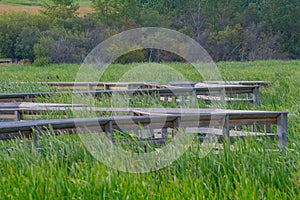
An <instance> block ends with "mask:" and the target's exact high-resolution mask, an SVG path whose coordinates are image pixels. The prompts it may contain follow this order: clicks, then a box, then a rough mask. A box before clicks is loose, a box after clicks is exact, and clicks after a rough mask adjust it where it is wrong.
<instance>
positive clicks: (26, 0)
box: [0, 0, 92, 6]
mask: <svg viewBox="0 0 300 200" xmlns="http://www.w3.org/2000/svg"><path fill="white" fill-rule="evenodd" d="M47 1H48V0H40V1H36V0H0V5H22V6H24V5H26V6H41V5H43V3H45V2H47ZM77 2H78V3H79V5H80V6H91V5H92V3H91V1H90V0H77Z"/></svg>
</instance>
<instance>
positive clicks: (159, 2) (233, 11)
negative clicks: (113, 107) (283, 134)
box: [0, 0, 300, 63]
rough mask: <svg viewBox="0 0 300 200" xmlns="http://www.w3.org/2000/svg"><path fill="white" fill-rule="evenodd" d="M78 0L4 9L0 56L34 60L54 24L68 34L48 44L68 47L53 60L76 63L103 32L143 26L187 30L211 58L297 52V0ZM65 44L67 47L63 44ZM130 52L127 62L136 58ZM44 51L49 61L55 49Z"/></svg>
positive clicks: (264, 56) (278, 55) (299, 44)
mask: <svg viewBox="0 0 300 200" xmlns="http://www.w3.org/2000/svg"><path fill="white" fill-rule="evenodd" d="M20 1H21V0H19V2H20ZM81 2H82V1H75V0H47V1H45V4H43V7H44V9H43V11H42V13H40V14H39V15H34V16H29V15H28V14H24V13H14V14H11V13H10V14H7V13H5V14H2V15H1V19H0V22H1V23H0V42H1V47H0V57H11V58H14V59H23V58H24V59H30V60H34V59H35V58H36V57H37V58H38V55H35V54H34V51H33V46H35V45H36V44H40V43H42V41H40V39H41V37H44V32H50V31H53V32H54V33H53V34H55V32H56V30H57V29H59V30H62V29H64V30H65V32H67V33H68V34H67V36H65V35H64V36H63V37H60V38H55V39H54V41H53V46H55V47H51V48H53V49H58V52H61V51H70V52H66V54H68V56H64V58H60V59H58V60H57V61H56V62H73V63H76V62H80V61H81V60H82V57H85V56H86V55H87V53H88V52H90V51H91V50H92V49H93V47H95V46H96V45H97V44H99V43H100V42H101V41H103V40H104V39H106V38H107V37H110V36H112V35H114V34H116V33H119V32H121V31H123V30H128V29H132V28H137V27H144V26H155V27H165V28H170V29H174V30H178V31H180V32H182V33H184V34H187V35H188V36H190V37H192V38H193V39H195V40H196V41H197V42H199V43H200V44H201V45H202V46H203V47H204V48H205V49H206V50H207V51H208V53H209V54H210V55H211V56H212V58H213V59H214V60H215V61H221V60H238V61H243V60H260V59H274V58H275V59H297V58H299V56H300V55H299V52H300V51H299V47H300V35H299V32H300V30H299V27H300V24H299V23H300V21H299V20H298V18H299V13H300V2H299V1H297V0H292V1H287V0H283V1H281V0H274V1H272V2H270V1H257V0H247V1H241V0H232V1H217V0H186V1H182V0H173V1H169V0H168V1H166V0H151V1H150V0H125V1H124V0H92V1H91V5H92V6H93V8H94V10H95V11H94V12H93V13H89V14H87V15H85V16H79V14H78V13H77V10H78V8H79V3H81ZM24 27H26V28H24ZM30 29H32V30H30ZM29 35H32V37H28V36H29ZM76 37H77V38H76ZM75 38H76V39H75ZM89 38H91V40H89ZM48 39H49V40H50V39H53V38H51V37H50V38H48ZM80 40H81V41H82V42H80ZM68 45H70V48H66V46H68ZM44 47H45V46H44ZM59 49H61V51H59ZM73 51H78V52H75V53H74V52H73ZM52 52H53V51H52ZM152 52H155V55H159V56H157V57H158V58H155V59H152V60H153V61H157V62H162V61H179V60H178V59H177V58H176V57H175V56H171V55H168V53H166V52H163V53H161V52H160V50H158V51H156V50H151V49H149V50H144V51H143V53H144V56H143V57H145V58H146V59H145V60H151V58H149V55H154V54H152ZM75 54H76V55H75ZM70 55H71V56H70ZM132 55H133V57H132V58H128V59H127V60H128V62H131V61H134V56H135V55H134V54H132ZM161 55H162V56H161ZM127 56H128V55H127ZM48 57H49V58H50V60H51V62H53V61H54V60H55V57H56V55H54V54H53V55H50V56H48ZM164 57H165V58H166V59H165V60H163V58H164ZM69 58H70V60H68V59H69ZM136 61H140V60H136ZM122 62H124V61H122Z"/></svg>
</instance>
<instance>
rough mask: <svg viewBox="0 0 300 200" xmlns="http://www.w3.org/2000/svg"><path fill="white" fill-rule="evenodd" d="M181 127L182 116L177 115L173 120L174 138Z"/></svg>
mask: <svg viewBox="0 0 300 200" xmlns="http://www.w3.org/2000/svg"><path fill="white" fill-rule="evenodd" d="M180 127H181V117H177V118H176V119H175V120H174V122H173V130H172V138H174V135H175V131H176V130H178V129H179V128H180Z"/></svg>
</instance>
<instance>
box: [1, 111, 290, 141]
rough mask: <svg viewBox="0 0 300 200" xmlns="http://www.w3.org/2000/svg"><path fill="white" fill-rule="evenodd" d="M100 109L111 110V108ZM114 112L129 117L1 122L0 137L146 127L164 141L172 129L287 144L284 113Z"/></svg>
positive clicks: (106, 131) (11, 137)
mask: <svg viewBox="0 0 300 200" xmlns="http://www.w3.org/2000/svg"><path fill="white" fill-rule="evenodd" d="M101 109H103V110H106V111H108V110H111V111H114V109H113V108H101ZM115 111H116V110H115ZM117 111H118V112H124V113H126V112H127V113H128V114H129V115H131V116H113V117H100V118H80V119H79V118H78V119H60V120H57V119H55V120H34V121H32V120H29V121H19V122H0V139H2V140H3V139H13V138H15V137H18V136H20V135H24V136H27V137H32V136H33V135H35V134H37V135H43V134H48V132H47V128H50V129H51V130H53V131H54V132H55V133H57V134H60V133H62V132H68V133H70V132H72V133H77V132H78V130H79V129H78V128H80V130H82V131H83V132H85V133H86V132H91V131H92V132H100V133H101V132H103V133H106V134H112V133H113V132H114V131H123V132H124V131H137V132H141V131H143V130H148V131H149V132H151V133H153V135H152V136H151V137H150V138H148V139H150V140H151V139H155V140H156V141H159V142H160V143H163V142H164V140H165V137H164V135H165V134H167V133H169V132H170V133H171V134H172V135H173V136H174V130H178V129H182V130H183V131H184V132H186V133H191V134H195V133H196V134H199V133H200V134H205V135H215V136H217V137H218V138H223V139H224V138H235V137H242V138H243V137H247V136H253V137H254V136H259V137H264V136H267V137H271V138H277V140H278V145H279V146H285V145H286V143H287V114H288V113H287V112H275V111H272V112H270V111H245V110H216V109H176V108H175V109H172V108H166V109H162V108H148V109H146V108H130V109H128V108H117ZM253 125H255V127H256V128H257V127H259V126H260V127H259V128H260V130H251V131H249V130H248V129H247V130H244V131H242V130H235V129H234V128H233V127H237V126H239V127H241V126H243V127H246V128H247V127H251V126H252V127H253ZM261 128H263V131H262V130H261ZM274 129H276V132H274ZM272 131H273V132H272ZM154 133H156V136H155V134H154Z"/></svg>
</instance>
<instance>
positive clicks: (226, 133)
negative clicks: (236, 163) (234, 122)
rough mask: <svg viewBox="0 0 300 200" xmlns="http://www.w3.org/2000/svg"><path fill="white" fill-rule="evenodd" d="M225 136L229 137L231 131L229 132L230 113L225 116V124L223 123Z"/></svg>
mask: <svg viewBox="0 0 300 200" xmlns="http://www.w3.org/2000/svg"><path fill="white" fill-rule="evenodd" d="M222 132H223V137H224V138H229V136H230V133H229V115H226V116H225V118H224V125H223V129H222Z"/></svg>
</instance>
